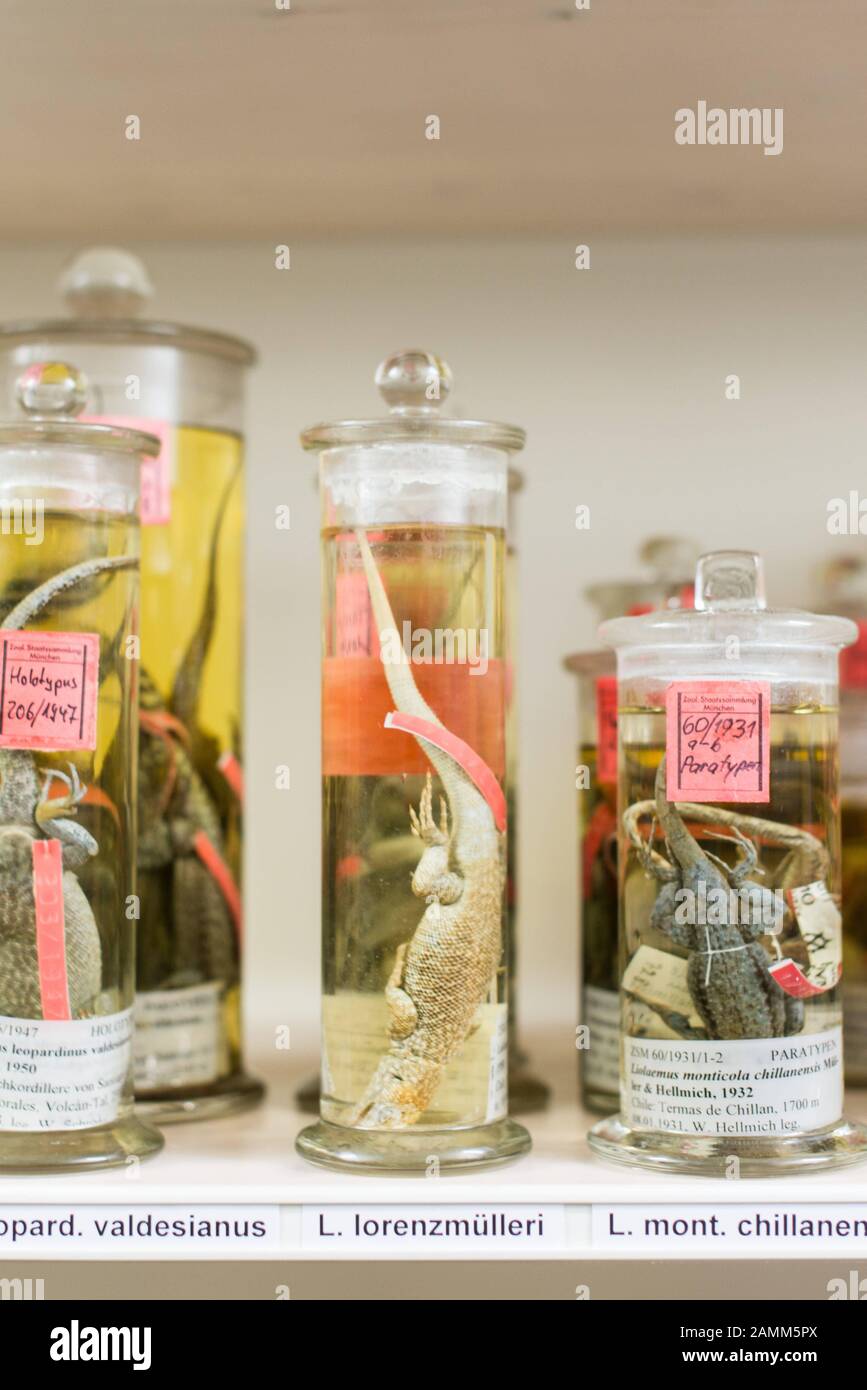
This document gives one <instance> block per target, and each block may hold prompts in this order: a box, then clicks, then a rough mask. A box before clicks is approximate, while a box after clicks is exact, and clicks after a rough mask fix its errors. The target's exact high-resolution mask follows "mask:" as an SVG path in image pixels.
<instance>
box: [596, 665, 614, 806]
mask: <svg viewBox="0 0 867 1390" xmlns="http://www.w3.org/2000/svg"><path fill="white" fill-rule="evenodd" d="M596 776H597V778H598V779H599V781H600V782H616V781H617V677H616V676H599V677H598V679H597V681H596Z"/></svg>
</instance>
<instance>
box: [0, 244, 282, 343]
mask: <svg viewBox="0 0 867 1390" xmlns="http://www.w3.org/2000/svg"><path fill="white" fill-rule="evenodd" d="M59 288H60V292H61V294H62V295H63V297H64V299H65V301H66V303H67V305H68V306H69V308H70V309H71V311H72V316H71V317H70V318H58V319H25V320H22V321H20V322H13V323H4V324H0V342H10V341H12V342H16V343H33V342H48V341H51V342H56V341H58V340H61V341H62V340H67V341H69V342H70V343H79V342H91V343H92V342H98V343H133V344H141V343H146V344H149V345H151V346H157V347H174V348H179V349H182V350H185V351H187V352H199V353H203V354H205V355H206V356H208V357H219V358H222V359H223V360H224V361H228V362H236V363H237V364H238V365H239V366H244V367H249V366H252V365H253V363H254V362H255V361H256V350H255V348H253V347H252V346H251V344H250V343H247V342H245V341H244V339H242V338H235V337H232V336H231V335H230V334H228V333H218V332H215V331H214V330H213V329H210V328H190V327H188V326H187V325H186V324H181V323H166V322H163V321H162V320H153V319H144V318H139V317H138V315H139V314H141V313H142V311H143V310H144V308H145V306H146V304H147V303H148V301H149V300H150V299H151V298H152V296H153V292H154V291H153V285H152V284H151V281H150V277H149V276H148V273H147V270H146V269H145V267H144V265H143V263H142V262H141V261H140V260H139V258H138V257H137V256H133V255H132V254H131V253H130V252H128V251H121V250H118V249H117V248H116V247H112V246H94V247H92V248H91V249H90V250H88V251H83V252H82V253H81V255H79V256H77V257H76V258H75V260H73V261H72V262H71V263H70V264H69V265H68V266H67V267H66V268H65V270H64V271H63V273H62V275H61V277H60V284H59Z"/></svg>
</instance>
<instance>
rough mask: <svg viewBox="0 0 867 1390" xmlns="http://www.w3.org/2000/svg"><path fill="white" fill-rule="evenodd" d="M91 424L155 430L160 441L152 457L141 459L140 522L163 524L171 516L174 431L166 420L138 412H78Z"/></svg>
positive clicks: (146, 430) (149, 524)
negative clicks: (104, 413)
mask: <svg viewBox="0 0 867 1390" xmlns="http://www.w3.org/2000/svg"><path fill="white" fill-rule="evenodd" d="M80 418H81V419H82V420H84V421H86V422H89V423H90V424H92V425H117V426H118V427H119V428H120V429H125V430H141V431H142V432H143V433H144V434H155V435H156V437H157V439H158V440H159V441H160V451H159V454H158V455H157V457H156V458H144V459H142V461H141V501H140V504H139V514H140V516H141V524H142V526H167V525H168V523H169V522H170V521H171V519H172V471H173V460H172V448H173V441H174V435H173V431H172V427H171V425H170V424H169V423H168V421H167V420H146V419H143V418H142V417H141V416H138V415H82V416H81V417H80Z"/></svg>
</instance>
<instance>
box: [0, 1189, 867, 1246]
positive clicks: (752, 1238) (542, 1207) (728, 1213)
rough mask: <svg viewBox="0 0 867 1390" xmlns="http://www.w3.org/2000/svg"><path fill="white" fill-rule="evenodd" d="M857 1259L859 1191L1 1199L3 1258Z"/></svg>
mask: <svg viewBox="0 0 867 1390" xmlns="http://www.w3.org/2000/svg"><path fill="white" fill-rule="evenodd" d="M648 1253H652V1254H653V1255H654V1257H657V1258H673V1259H678V1258H695V1257H699V1258H701V1257H715V1256H716V1257H718V1256H726V1257H733V1256H734V1257H737V1256H741V1257H742V1258H745V1259H751V1258H768V1256H774V1257H779V1256H781V1255H786V1256H793V1257H800V1258H803V1257H805V1256H806V1257H809V1256H820V1255H828V1254H832V1255H837V1256H843V1255H846V1254H848V1253H851V1254H852V1255H853V1256H863V1255H864V1254H865V1253H867V1202H792V1203H787V1202H786V1201H785V1200H782V1201H779V1202H776V1203H771V1202H764V1203H761V1202H757V1203H746V1202H738V1203H735V1202H731V1203H729V1202H718V1203H715V1204H712V1203H704V1202H681V1203H664V1202H655V1203H649V1204H648V1203H644V1204H642V1203H626V1202H619V1203H613V1204H605V1203H597V1204H595V1205H593V1206H591V1205H589V1204H578V1203H576V1204H568V1205H566V1204H562V1203H553V1202H547V1203H541V1204H533V1203H523V1202H512V1203H508V1202H506V1203H502V1202H500V1203H493V1202H479V1203H475V1204H469V1203H456V1202H448V1203H447V1202H390V1203H352V1202H346V1203H336V1202H335V1203H325V1204H322V1205H317V1204H313V1203H309V1204H301V1203H286V1204H283V1205H277V1204H274V1205H265V1204H252V1203H251V1204H247V1203H231V1204H230V1203H219V1204H218V1203H211V1204H198V1205H197V1204H194V1203H181V1202H178V1203H158V1204H157V1203H155V1204H147V1203H144V1202H140V1203H115V1204H112V1205H103V1204H90V1203H86V1202H83V1203H78V1204H76V1205H66V1206H64V1205H62V1204H53V1203H48V1202H46V1203H43V1204H41V1205H11V1204H10V1205H5V1206H0V1259H9V1258H16V1259H27V1258H32V1257H34V1256H39V1255H44V1256H47V1257H50V1258H52V1259H74V1258H79V1257H81V1256H90V1257H95V1258H98V1259H107V1260H111V1259H120V1260H126V1259H151V1258H153V1259H157V1258H163V1259H172V1258H174V1259H216V1260H220V1259H238V1258H241V1259H256V1258H259V1259H275V1258H281V1257H289V1258H296V1259H298V1258H305V1257H307V1258H310V1259H329V1258H331V1259H341V1258H346V1259H364V1258H365V1257H369V1258H371V1259H395V1258H397V1259H399V1258H401V1257H404V1258H407V1259H412V1260H418V1259H450V1258H451V1259H496V1258H503V1259H520V1258H522V1257H527V1258H534V1259H540V1258H541V1259H544V1258H549V1259H557V1258H568V1257H573V1258H575V1257H578V1258H585V1259H594V1258H595V1259H610V1258H612V1257H620V1258H625V1259H629V1258H636V1257H641V1256H642V1255H647V1254H648Z"/></svg>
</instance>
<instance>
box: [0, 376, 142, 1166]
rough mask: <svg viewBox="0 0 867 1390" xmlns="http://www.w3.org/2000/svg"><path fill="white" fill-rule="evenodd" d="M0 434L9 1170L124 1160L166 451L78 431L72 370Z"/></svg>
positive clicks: (0, 972)
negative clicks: (141, 710)
mask: <svg viewBox="0 0 867 1390" xmlns="http://www.w3.org/2000/svg"><path fill="white" fill-rule="evenodd" d="M16 394H17V401H18V406H19V409H18V412H17V413H18V416H19V419H18V421H17V422H16V423H9V424H2V425H0V534H2V545H0V1170H3V1171H27V1172H33V1171H37V1172H38V1171H56V1170H61V1169H66V1168H75V1167H85V1168H96V1167H103V1166H106V1165H109V1164H118V1163H125V1162H127V1161H128V1160H129V1159H130V1157H134V1156H139V1157H142V1156H144V1155H146V1154H149V1153H154V1152H155V1151H156V1150H157V1149H159V1148H160V1147H161V1144H162V1139H161V1137H160V1136H159V1134H157V1132H156V1131H155V1130H153V1129H151V1128H150V1127H149V1126H148V1125H146V1124H144V1123H142V1121H141V1120H140V1119H138V1118H137V1117H136V1116H135V1115H134V1113H133V1094H132V1062H133V1055H132V1014H133V996H134V973H135V924H136V919H137V917H138V915H139V913H138V899H137V898H136V895H135V815H136V807H135V738H136V705H137V676H138V542H139V535H138V531H139V528H138V518H137V514H136V508H137V503H138V488H139V470H140V467H141V462H142V459H144V458H152V457H153V456H154V455H155V454H156V453H157V452H158V450H159V441H158V440H156V439H155V438H153V437H151V436H149V435H147V434H144V433H140V432H137V431H132V430H122V429H117V428H114V427H111V426H108V425H84V424H80V423H79V422H78V421H77V420H76V419H75V416H76V414H78V413H79V412H80V411H81V409H82V408H83V406H84V403H85V397H86V391H85V387H84V383H83V380H82V378H81V377H80V376H79V374H78V373H77V372H76V371H75V370H74V369H73V368H71V367H68V366H66V365H65V364H63V363H58V362H53V363H39V364H33V365H31V366H30V367H28V368H27V369H26V370H25V371H23V372H22V373H21V374H20V375H19V380H18V384H17V393H16Z"/></svg>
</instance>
